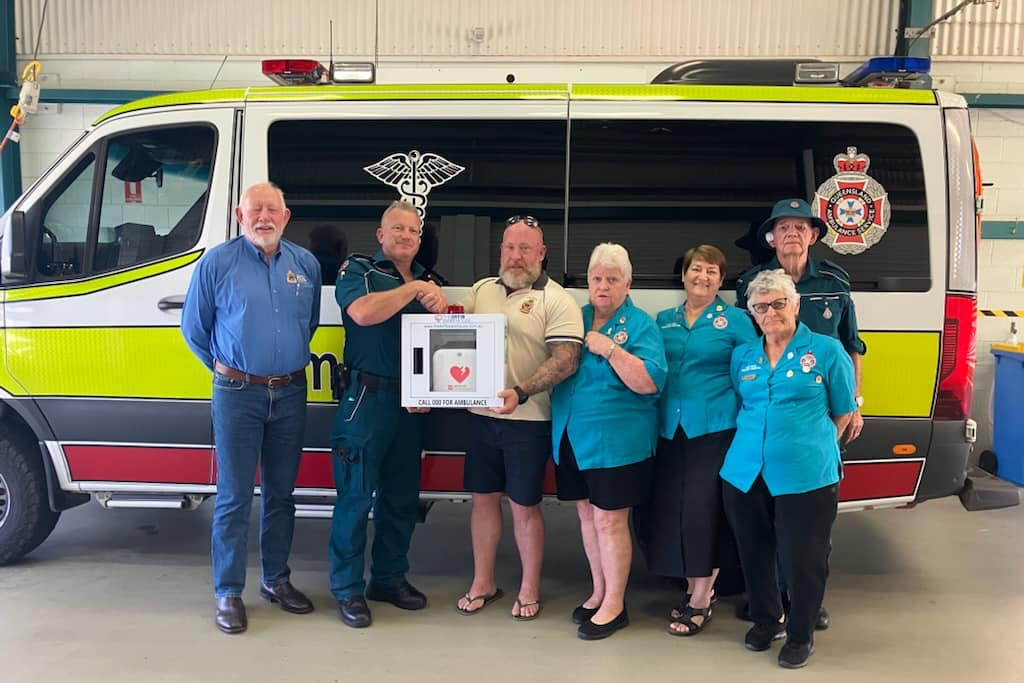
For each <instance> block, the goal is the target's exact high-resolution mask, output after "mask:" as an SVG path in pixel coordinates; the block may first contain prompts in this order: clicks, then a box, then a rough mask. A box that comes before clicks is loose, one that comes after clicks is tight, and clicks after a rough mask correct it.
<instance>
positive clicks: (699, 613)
mask: <svg viewBox="0 0 1024 683" xmlns="http://www.w3.org/2000/svg"><path fill="white" fill-rule="evenodd" d="M694 617H703V619H701V622H700V623H699V624H698V623H695V622H694V621H693V618H694ZM710 623H711V606H710V605H709V606H707V607H704V608H703V609H701V608H699V607H692V606H690V605H687V606H686V607H684V608H683V611H682V613H681V614H680V615H679V618H678V619H676V620H675V621H673V622H672V623H671V624H669V625H668V634H669V635H670V636H680V637H683V638H685V637H687V636H695V635H697V634H698V633H700V632H701V631H703V630H704V627H705V626H707V625H708V624H710ZM676 624H679V625H680V626H685V627H686V631H677V630H675V629H674V628H672V627H673V626H674V625H676Z"/></svg>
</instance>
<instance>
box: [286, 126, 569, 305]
mask: <svg viewBox="0 0 1024 683" xmlns="http://www.w3.org/2000/svg"><path fill="white" fill-rule="evenodd" d="M565 134H566V122H565V120H563V119H551V120H519V119H500V120H499V119H491V120H487V119H472V118H466V119H455V120H445V119H427V118H424V119H377V120H363V119H347V120H333V121H330V120H322V121H318V120H313V121H310V120H307V119H303V120H281V121H276V122H274V123H273V124H272V125H271V126H270V129H269V134H268V159H267V160H268V165H269V175H270V180H272V181H273V182H275V183H277V184H278V185H279V186H280V187H281V189H282V190H284V194H285V197H287V199H288V208H289V209H291V211H292V218H291V221H290V222H289V223H288V229H287V231H286V232H285V237H286V238H288V239H289V240H291V241H293V242H295V243H297V244H300V245H302V246H304V247H307V248H309V250H310V251H312V252H313V254H314V255H316V257H317V259H318V260H319V261H320V268H321V271H322V272H323V276H324V279H323V282H324V284H325V285H333V284H334V282H335V280H336V278H337V274H338V265H339V264H340V263H341V262H342V261H343V260H344V256H346V255H348V254H352V253H360V254H367V255H371V256H372V255H373V254H375V253H376V252H377V250H378V249H379V248H380V247H379V245H378V244H377V237H376V231H377V227H378V226H379V222H380V215H381V213H382V212H383V211H384V208H385V207H386V206H387V205H388V204H389V203H390V202H391V201H393V200H395V199H398V198H399V197H400V196H403V195H404V196H405V197H407V198H409V199H410V200H411V201H413V203H414V204H416V205H417V206H426V211H425V213H426V215H425V216H424V223H423V237H422V240H421V242H420V251H419V254H418V257H417V260H418V261H419V262H420V264H421V265H423V266H424V267H426V268H430V269H432V270H434V271H435V273H436V274H437V275H439V276H440V277H442V278H444V280H445V281H447V283H448V284H452V285H470V284H472V283H473V282H475V281H476V280H478V279H480V278H482V277H485V276H488V275H494V274H495V273H497V272H498V251H499V249H498V247H499V245H500V244H501V237H502V234H503V232H504V230H505V219H506V218H508V217H509V216H512V215H516V214H519V215H523V214H529V215H532V216H535V217H536V218H537V219H538V220H539V221H540V223H541V225H542V226H543V229H544V239H545V242H546V243H547V248H548V250H547V256H548V260H549V265H548V273H549V274H550V275H551V277H553V278H555V279H556V280H561V278H562V254H563V249H562V244H563V239H562V229H563V223H564V220H565V209H564V206H565V205H564V198H565Z"/></svg>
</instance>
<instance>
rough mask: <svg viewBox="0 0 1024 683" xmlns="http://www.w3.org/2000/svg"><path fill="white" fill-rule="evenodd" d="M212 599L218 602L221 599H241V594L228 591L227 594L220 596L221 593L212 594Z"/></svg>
mask: <svg viewBox="0 0 1024 683" xmlns="http://www.w3.org/2000/svg"><path fill="white" fill-rule="evenodd" d="M213 597H214V598H216V599H217V600H220V599H221V598H240V597H242V594H241V593H236V592H234V591H228V592H227V593H223V594H221V593H214V594H213Z"/></svg>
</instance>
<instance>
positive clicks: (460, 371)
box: [448, 365, 469, 384]
mask: <svg viewBox="0 0 1024 683" xmlns="http://www.w3.org/2000/svg"><path fill="white" fill-rule="evenodd" d="M448 373H449V374H451V376H452V377H454V378H455V381H456V382H458V383H459V384H461V383H462V382H464V381H466V378H467V377H469V368H468V367H466V366H465V365H453V366H451V367H450V368H448Z"/></svg>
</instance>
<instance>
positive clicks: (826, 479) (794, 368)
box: [721, 269, 857, 669]
mask: <svg viewBox="0 0 1024 683" xmlns="http://www.w3.org/2000/svg"><path fill="white" fill-rule="evenodd" d="M746 295H747V308H748V310H749V311H750V313H751V314H752V315H753V316H754V320H755V321H756V322H757V324H758V325H760V327H761V330H762V331H763V332H764V337H763V338H761V339H758V340H756V341H753V342H750V343H747V344H744V345H743V346H739V347H737V348H736V350H735V351H733V354H732V364H731V370H730V374H731V377H732V382H733V386H734V387H735V388H736V391H737V393H738V394H739V395H740V412H739V416H738V417H737V419H736V436H735V438H734V439H733V442H732V445H731V446H730V447H729V451H728V453H727V454H726V456H725V464H724V465H723V466H722V471H721V477H722V479H723V481H724V483H723V492H722V495H723V502H724V505H725V511H726V515H727V516H728V518H729V521H730V522H731V523H732V528H733V531H734V532H735V534H736V541H737V544H738V546H739V552H740V561H741V562H742V564H743V574H744V578H745V579H746V583H747V592H748V594H749V597H750V616H751V618H752V620H753V621H754V625H753V626H752V627H751V628H750V630H749V631H747V635H746V638H745V645H746V647H747V649H748V650H754V651H762V650H767V649H768V648H769V647H771V643H772V641H774V640H778V639H781V638H783V637H786V638H787V640H786V644H785V646H784V647H783V648H782V650H781V651H780V652H779V664H780V665H781V666H783V667H785V668H794V669H795V668H799V667H802V666H804V665H806V664H807V659H808V657H810V655H811V653H813V652H814V640H813V635H814V622H815V620H816V618H817V614H818V609H819V608H820V606H821V600H822V596H823V595H824V593H825V582H826V580H827V579H828V551H829V537H830V535H831V531H832V523H833V522H834V521H835V517H836V505H837V502H838V484H839V479H840V477H841V472H842V463H841V461H840V457H839V445H838V441H837V438H838V435H839V434H842V433H843V429H844V428H845V427H846V425H847V423H848V422H849V421H850V418H851V416H852V414H853V413H854V411H856V410H857V403H856V401H855V400H854V375H853V363H852V362H851V361H850V356H849V354H847V353H846V351H845V350H844V349H843V346H842V345H841V344H840V343H839V342H838V341H837V340H835V339H834V338H832V337H827V336H825V335H822V334H817V333H815V332H811V331H810V329H808V328H807V326H806V325H804V324H803V323H801V322H799V321H798V314H799V310H800V295H799V294H798V293H797V291H796V286H795V285H794V284H793V280H792V278H790V276H789V275H787V274H786V272H785V271H784V270H781V269H778V270H765V271H761V272H760V273H758V274H757V276H756V277H754V279H753V280H752V281H751V282H750V285H749V287H748V288H747V292H746ZM776 552H777V553H778V560H779V567H780V568H781V571H782V572H783V574H784V575H785V578H786V580H787V582H788V585H789V594H790V610H789V617H788V622H787V621H786V619H785V617H784V616H783V610H782V602H781V599H780V596H779V590H778V576H777V573H776V561H775V558H776Z"/></svg>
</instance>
